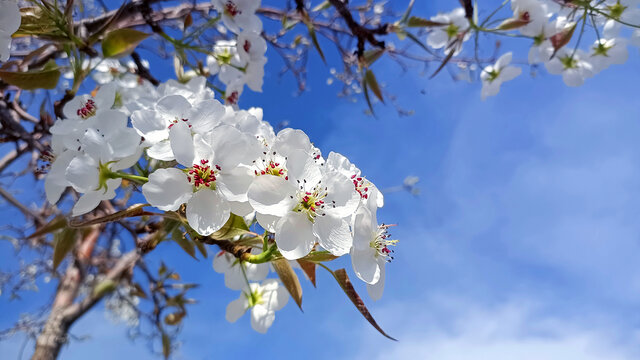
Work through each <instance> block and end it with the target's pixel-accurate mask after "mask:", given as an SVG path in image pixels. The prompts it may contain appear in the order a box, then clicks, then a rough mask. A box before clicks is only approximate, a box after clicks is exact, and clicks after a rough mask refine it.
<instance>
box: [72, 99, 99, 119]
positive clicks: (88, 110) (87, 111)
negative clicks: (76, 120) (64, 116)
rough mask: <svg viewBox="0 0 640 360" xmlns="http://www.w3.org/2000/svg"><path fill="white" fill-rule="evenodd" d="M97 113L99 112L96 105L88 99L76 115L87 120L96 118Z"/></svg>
mask: <svg viewBox="0 0 640 360" xmlns="http://www.w3.org/2000/svg"><path fill="white" fill-rule="evenodd" d="M96 111H98V107H97V106H96V103H95V102H94V101H93V100H92V99H88V100H87V102H86V103H84V105H83V106H82V107H81V108H80V109H78V111H77V112H76V114H78V116H79V117H81V118H83V119H87V118H90V117H92V116H94V115H95V114H96Z"/></svg>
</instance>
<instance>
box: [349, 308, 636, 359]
mask: <svg viewBox="0 0 640 360" xmlns="http://www.w3.org/2000/svg"><path fill="white" fill-rule="evenodd" d="M416 309H423V310H422V311H419V312H416V311H415V310H416ZM540 310H541V309H540V308H539V307H538V306H536V305H535V304H532V303H531V302H528V301H522V300H513V301H508V302H505V303H502V304H500V305H496V306H482V305H479V304H477V303H474V302H469V301H465V300H459V299H456V298H455V297H448V296H440V297H434V298H431V299H426V300H424V301H421V302H419V303H418V302H416V303H402V304H395V305H394V306H393V307H389V308H387V309H386V310H385V311H383V312H382V313H381V314H379V315H381V316H380V317H381V318H384V321H383V322H385V323H388V322H391V323H392V324H387V325H390V326H389V327H395V328H397V329H401V333H399V334H393V335H394V336H397V337H398V339H399V341H398V342H391V341H387V340H386V339H383V338H381V337H380V336H376V335H372V332H370V331H365V332H363V334H366V335H365V338H364V340H363V342H362V343H361V345H360V348H359V349H358V350H357V351H355V353H356V354H357V355H355V356H354V357H355V358H359V359H367V360H371V359H381V360H382V359H384V360H387V359H425V360H603V359H606V360H630V359H637V358H638V355H640V354H639V353H638V352H637V351H636V352H635V353H634V352H633V350H631V349H632V347H631V346H629V344H630V343H633V342H634V341H635V342H637V340H638V336H637V334H635V335H629V334H626V336H627V337H626V338H625V337H622V336H620V335H618V334H616V332H615V331H614V330H613V328H612V327H611V326H609V324H607V323H606V322H602V321H599V320H596V319H571V318H561V317H555V316H552V315H549V314H544V313H543V312H542V311H540ZM632 337H633V338H635V339H631V338H632Z"/></svg>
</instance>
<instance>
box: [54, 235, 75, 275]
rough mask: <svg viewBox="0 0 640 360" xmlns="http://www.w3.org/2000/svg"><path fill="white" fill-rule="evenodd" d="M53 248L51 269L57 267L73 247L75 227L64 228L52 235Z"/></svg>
mask: <svg viewBox="0 0 640 360" xmlns="http://www.w3.org/2000/svg"><path fill="white" fill-rule="evenodd" d="M54 242H55V245H54V248H53V269H54V270H55V269H57V268H58V265H60V263H61V262H62V260H64V258H65V256H67V254H68V253H69V251H71V249H73V246H74V245H75V244H76V229H69V228H67V229H64V230H62V231H60V232H58V233H56V235H55V236H54Z"/></svg>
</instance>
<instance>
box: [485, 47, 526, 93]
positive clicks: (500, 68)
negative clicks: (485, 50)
mask: <svg viewBox="0 0 640 360" xmlns="http://www.w3.org/2000/svg"><path fill="white" fill-rule="evenodd" d="M512 55H513V54H512V53H511V52H508V53H506V54H504V55H502V56H500V57H499V58H498V61H496V63H495V64H494V65H489V66H487V67H485V68H484V69H482V73H480V79H482V90H481V96H482V100H485V99H486V98H487V96H494V95H497V94H498V92H500V85H502V83H503V82H505V81H509V80H513V79H514V78H515V77H516V76H518V75H520V74H521V73H522V69H520V68H519V67H515V66H509V63H511V56H512Z"/></svg>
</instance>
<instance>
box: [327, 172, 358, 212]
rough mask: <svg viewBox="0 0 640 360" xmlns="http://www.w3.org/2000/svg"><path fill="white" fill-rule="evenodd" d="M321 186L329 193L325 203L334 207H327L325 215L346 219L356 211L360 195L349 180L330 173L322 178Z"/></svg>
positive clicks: (341, 175)
mask: <svg viewBox="0 0 640 360" xmlns="http://www.w3.org/2000/svg"><path fill="white" fill-rule="evenodd" d="M322 185H324V186H326V187H327V189H328V190H327V191H328V192H329V194H328V195H327V198H326V200H325V203H326V204H333V205H335V207H331V206H329V205H328V206H327V207H326V208H325V209H326V212H327V213H331V215H333V216H336V217H346V216H351V215H352V214H353V213H354V212H355V211H356V209H357V208H358V205H359V204H360V194H358V192H357V191H356V189H355V187H354V186H353V182H351V179H349V178H348V177H346V176H344V175H343V174H341V173H339V172H337V171H332V172H329V173H327V174H325V175H324V176H323V178H322ZM334 201H335V202H334Z"/></svg>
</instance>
